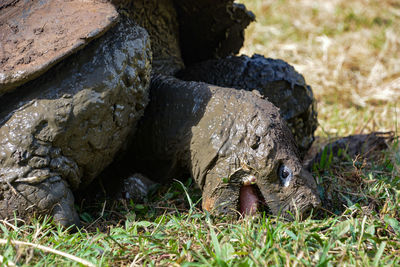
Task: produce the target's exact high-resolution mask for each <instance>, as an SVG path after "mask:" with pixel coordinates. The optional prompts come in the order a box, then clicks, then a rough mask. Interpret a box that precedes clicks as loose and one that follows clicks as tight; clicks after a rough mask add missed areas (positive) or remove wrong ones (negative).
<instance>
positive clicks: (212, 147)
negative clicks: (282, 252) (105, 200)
mask: <svg viewBox="0 0 400 267" xmlns="http://www.w3.org/2000/svg"><path fill="white" fill-rule="evenodd" d="M117 10H118V12H117ZM43 14H46V15H45V16H42V15H43ZM252 20H254V16H253V15H252V13H251V12H249V11H247V10H246V9H245V7H244V6H243V5H239V4H234V3H233V1H232V0H223V1H218V3H214V1H211V0H201V1H195V0H191V1H187V0H186V1H185V0H163V1H156V0H152V1H139V0H132V1H125V0H121V1H117V0H116V1H113V2H112V3H109V2H107V1H83V0H72V1H62V0H53V1H50V0H43V1H32V2H29V1H28V2H27V1H19V0H7V1H5V2H3V3H2V4H0V27H1V28H0V29H1V31H0V34H1V35H2V38H1V40H2V41H1V48H2V49H1V53H2V54H0V68H1V72H0V95H1V97H0V102H1V109H0V143H1V147H0V183H1V184H0V186H1V188H0V193H1V198H0V217H1V218H10V217H12V216H15V215H16V216H18V217H22V218H29V217H31V216H32V215H33V214H51V215H53V216H54V218H55V219H56V220H57V221H58V222H60V223H62V224H64V225H70V224H76V225H79V218H78V216H77V213H76V211H75V209H74V206H73V201H74V200H73V199H74V198H73V194H72V191H75V190H78V189H80V190H82V189H84V188H85V187H86V186H87V185H88V184H90V183H91V181H92V180H93V179H94V178H95V177H97V176H98V175H99V173H100V172H101V171H102V170H103V169H104V168H106V167H107V166H108V165H109V164H110V163H111V162H112V161H113V160H114V158H115V157H116V155H117V154H118V152H119V151H129V152H128V153H127V155H129V157H128V156H127V157H126V160H128V159H129V158H131V159H133V160H134V161H135V162H136V163H135V164H134V165H135V166H136V167H137V169H138V170H140V171H143V172H145V171H146V168H153V169H158V170H163V172H162V173H161V172H160V173H159V174H158V175H159V176H158V178H161V180H165V179H168V178H171V176H172V174H173V172H176V174H178V173H179V172H180V171H184V170H186V171H189V172H191V173H192V175H193V176H194V177H195V180H196V182H197V183H198V185H199V186H200V187H201V188H202V189H203V191H204V200H203V207H204V208H205V209H208V210H216V211H218V212H231V211H232V210H233V209H235V208H238V205H239V204H238V203H239V202H240V203H242V204H243V205H240V206H242V208H243V209H244V213H251V212H253V210H254V209H255V207H256V206H259V205H257V203H258V202H260V201H261V202H263V203H264V204H266V206H267V207H268V208H269V209H270V210H271V212H273V213H274V214H276V213H278V212H280V211H285V210H292V211H293V209H294V206H295V205H296V206H297V207H298V208H299V210H300V211H301V212H305V211H306V210H308V209H309V208H310V207H312V206H315V205H317V204H318V197H317V195H316V194H315V192H314V185H313V183H312V179H311V177H310V176H309V174H303V171H302V168H301V165H300V160H299V158H300V157H299V154H298V153H297V152H296V149H297V148H296V147H295V143H294V141H293V139H292V137H291V133H290V131H289V130H288V128H287V126H286V125H285V122H284V121H283V119H282V118H281V117H280V115H279V114H278V113H279V112H278V109H277V108H275V107H274V106H273V105H272V104H271V103H270V102H268V101H267V100H265V99H261V98H260V97H259V96H255V95H254V93H252V92H245V91H238V90H236V89H228V88H223V87H213V86H211V85H206V84H203V83H196V82H193V83H190V82H184V81H180V80H179V79H176V78H173V77H172V76H173V75H177V73H178V72H180V71H182V70H183V69H185V68H186V67H190V66H191V65H192V64H194V63H196V62H200V61H203V60H208V59H217V58H225V57H227V56H230V55H233V54H236V53H237V52H238V51H239V49H240V47H241V46H242V43H243V39H244V35H243V30H244V28H245V27H246V26H247V25H248V24H249V23H250V22H251V21H252ZM257 72H258V70H257ZM161 74H162V75H166V76H158V75H161ZM151 75H152V76H153V78H151ZM249 75H257V73H249ZM151 79H152V80H153V82H152V86H150V80H151ZM268 82H269V81H266V83H268ZM232 87H234V86H232ZM149 88H151V91H152V100H151V101H152V102H154V103H152V105H151V106H150V107H149V112H148V114H149V115H147V116H145V117H144V118H143V121H142V123H141V124H140V126H139V128H140V131H139V132H138V133H137V134H135V131H136V128H137V122H138V121H139V119H140V118H141V117H142V115H143V113H144V109H145V107H146V105H147V103H148V100H149V98H148V91H149ZM158 88H161V89H158ZM179 88H180V89H179ZM182 88H186V90H182ZM247 89H248V88H247ZM174 90H176V92H175V91H174ZM288 92H289V94H290V90H289V91H288ZM200 96H201V97H200ZM171 97H172V98H173V99H170V98H171ZM267 97H269V96H267ZM168 99H170V100H171V102H170V103H171V106H170V105H169V102H168V101H169V100H168ZM219 104H222V105H223V106H220V105H219ZM281 104H282V106H284V105H286V104H287V103H286V104H285V102H282V103H281ZM226 106H232V107H233V108H230V109H229V108H225V107H226ZM235 106H236V107H243V110H238V109H235V108H234V107H235ZM178 107H179V108H180V109H181V110H178V109H175V108H178ZM278 107H279V105H278ZM154 111H155V112H154ZM158 111H160V112H162V114H160V113H157V112H158ZM180 111H185V112H189V111H190V112H191V113H190V114H192V117H190V116H189V117H185V116H184V115H185V114H181V113H180ZM214 111H215V114H214ZM244 111H245V112H244ZM160 115H161V117H160ZM163 115H165V117H163ZM187 115H189V114H187ZM217 115H218V116H217ZM202 116H204V118H202ZM168 118H171V119H174V120H177V121H176V122H175V123H174V127H173V128H170V129H166V128H165V127H166V126H168V123H167V121H165V120H164V119H168ZM213 118H216V120H214V121H213ZM186 120H187V121H186ZM195 121H197V122H198V123H199V125H197V126H198V127H197V128H196V127H194V126H195V125H194V124H193V122H195ZM210 123H214V124H213V125H212V124H210ZM191 124H192V125H191ZM147 125H150V126H147ZM213 127H214V128H213ZM243 127H244V128H243ZM207 129H209V130H207ZM210 129H212V132H210ZM245 129H248V131H249V132H248V133H244V132H242V131H243V130H245ZM192 131H193V133H192ZM203 133H204V134H205V135H204V136H203ZM253 133H254V134H253ZM191 135H193V138H191V139H190V138H189V136H191ZM143 136H144V137H146V136H147V137H150V136H153V137H157V138H159V141H157V142H155V140H153V139H152V138H148V139H146V138H144V137H143ZM176 136H181V137H184V140H185V141H188V140H190V142H184V144H183V143H182V144H181V145H182V146H184V148H182V149H176V147H171V144H173V143H171V142H174V140H175V139H174V138H176ZM171 138H172V139H171ZM128 144H132V145H131V146H130V147H129V148H128ZM142 148H143V149H142ZM146 148H147V149H146ZM150 148H151V149H150ZM129 149H133V150H129ZM150 151H156V152H157V151H161V152H162V153H164V152H165V151H166V153H167V154H168V157H167V158H165V159H166V161H160V160H159V158H158V157H159V156H160V155H163V154H162V153H159V154H156V153H155V154H152V155H150V158H146V156H147V155H149V153H150ZM182 153H183V154H182ZM185 153H189V154H185ZM224 153H225V154H224ZM196 155H197V156H196ZM210 155H213V157H212V158H207V157H208V156H210ZM138 159H142V164H137V163H139V162H140V160H138ZM235 160H236V161H238V162H235ZM168 162H169V163H171V162H172V163H173V164H175V165H174V166H173V168H169V169H168V168H164V167H165V166H164V165H163V163H168ZM150 163H151V164H150ZM149 164H150V165H149ZM154 164H159V165H157V167H156V168H155V166H154ZM129 165H132V163H130V164H129ZM179 166H181V167H182V168H178V167H179ZM175 167H176V168H175ZM279 177H281V180H279ZM153 178H154V177H153ZM247 184H254V185H249V186H248V187H246V186H244V187H243V186H242V185H247ZM259 191H260V192H259ZM239 195H240V196H239ZM225 198H226V199H225ZM239 198H241V199H240V200H239ZM295 202H296V203H295Z"/></svg>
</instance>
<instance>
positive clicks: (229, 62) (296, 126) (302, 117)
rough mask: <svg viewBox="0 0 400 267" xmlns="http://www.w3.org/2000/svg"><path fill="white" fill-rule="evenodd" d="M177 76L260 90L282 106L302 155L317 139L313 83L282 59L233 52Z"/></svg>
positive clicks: (193, 66)
mask: <svg viewBox="0 0 400 267" xmlns="http://www.w3.org/2000/svg"><path fill="white" fill-rule="evenodd" d="M178 76H179V77H180V78H182V79H184V80H187V81H202V82H206V83H209V84H215V85H218V86H224V87H233V88H237V89H245V90H250V91H252V90H258V91H259V92H260V93H261V95H263V96H264V97H265V98H266V99H268V100H269V101H271V102H272V103H273V104H274V105H275V106H277V107H278V108H279V109H280V113H281V115H282V117H283V118H284V119H285V120H286V121H287V123H288V125H289V128H290V129H291V131H292V133H293V136H294V138H295V141H296V144H297V145H298V147H299V150H300V152H301V154H302V156H303V155H304V154H305V153H306V152H307V150H308V148H309V147H310V146H311V144H312V142H313V141H314V131H315V130H316V128H317V124H318V121H317V111H316V102H315V99H314V96H313V93H312V90H311V87H310V86H308V85H307V84H306V83H305V80H304V78H303V76H302V75H301V74H299V73H298V72H296V70H295V69H294V68H293V67H292V66H290V65H289V64H288V63H286V62H284V61H282V60H279V59H271V58H264V57H263V56H261V55H253V56H252V57H251V58H249V57H248V56H245V55H242V56H240V57H235V56H232V57H227V58H225V59H219V60H208V61H204V62H201V63H197V64H194V65H191V66H188V67H187V68H186V69H185V70H184V71H182V72H181V73H179V75H178Z"/></svg>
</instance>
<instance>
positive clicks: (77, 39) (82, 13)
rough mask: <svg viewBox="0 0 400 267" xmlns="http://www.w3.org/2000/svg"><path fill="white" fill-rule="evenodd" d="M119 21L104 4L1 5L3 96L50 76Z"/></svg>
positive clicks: (44, 0) (18, 1)
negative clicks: (54, 70)
mask: <svg viewBox="0 0 400 267" xmlns="http://www.w3.org/2000/svg"><path fill="white" fill-rule="evenodd" d="M117 20H118V12H117V11H116V9H115V7H114V6H113V5H112V4H111V3H108V2H105V1H102V2H101V1H84V0H71V1H64V0H41V1H22V0H6V1H2V2H1V3H0V40H1V43H0V95H3V94H4V93H6V92H9V91H12V90H13V89H15V88H16V87H18V86H20V85H22V84H24V83H26V82H28V81H30V80H32V79H34V78H37V77H38V76H40V75H41V74H43V73H44V72H46V71H47V70H48V69H50V68H51V67H52V66H54V65H55V64H56V63H58V62H60V61H61V60H62V59H64V58H66V57H67V56H69V55H70V54H72V53H74V52H76V51H77V50H79V49H81V48H83V47H84V46H85V45H87V44H88V43H89V42H90V41H91V40H93V39H94V38H97V37H99V36H101V35H102V34H103V33H104V32H106V31H107V30H108V29H109V28H110V27H111V26H112V25H114V24H115V23H116V22H117Z"/></svg>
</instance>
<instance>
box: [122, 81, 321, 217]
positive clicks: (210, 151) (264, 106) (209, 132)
mask: <svg viewBox="0 0 400 267" xmlns="http://www.w3.org/2000/svg"><path fill="white" fill-rule="evenodd" d="M150 94H151V101H150V104H149V106H148V108H147V109H146V112H145V116H144V117H143V119H142V120H141V123H140V124H139V127H138V132H137V135H136V136H135V138H136V139H135V140H136V142H135V145H134V146H133V147H132V151H134V152H135V153H133V154H132V156H131V158H130V162H132V164H135V169H136V170H139V171H140V172H142V173H144V174H146V175H148V176H149V178H153V179H157V178H158V179H160V177H162V179H171V178H176V177H179V176H180V175H181V174H184V173H187V172H188V173H190V174H191V175H192V177H193V178H194V180H195V181H196V183H197V184H198V185H199V187H200V188H201V190H202V191H203V203H202V205H203V208H204V209H206V210H210V211H215V212H217V213H225V214H226V213H236V210H237V209H238V205H239V192H240V188H241V186H242V185H243V183H244V181H246V178H247V177H248V176H250V175H253V176H255V177H256V185H257V187H258V188H259V190H260V191H261V193H262V195H263V197H264V199H265V202H266V205H267V206H268V209H269V210H270V211H271V212H272V213H273V214H278V213H280V212H281V213H282V214H283V215H284V216H287V215H288V214H287V213H286V211H291V212H292V213H293V212H294V210H295V208H297V209H298V210H299V212H300V213H303V212H305V211H307V210H309V209H310V208H311V207H313V206H316V205H318V204H319V198H318V196H317V194H316V193H315V183H314V180H313V178H312V177H311V175H310V174H309V173H307V172H306V171H304V170H303V168H302V165H301V162H300V160H299V157H298V152H297V148H296V146H295V144H294V140H293V137H292V135H291V133H290V130H289V129H288V128H287V126H286V124H285V122H284V120H283V119H282V118H281V116H280V114H279V110H278V109H277V108H276V107H275V106H274V105H273V104H271V103H270V102H268V101H266V100H264V99H262V98H260V97H259V96H258V95H256V94H254V93H252V92H248V91H244V90H236V89H231V88H224V87H217V86H213V85H208V84H205V83H200V82H184V81H180V80H178V79H175V78H172V77H162V76H158V77H155V78H153V79H152V84H151V92H150ZM282 164H285V165H286V166H288V167H290V168H291V170H292V171H293V179H292V181H291V183H290V185H289V186H287V187H284V186H283V185H282V183H281V182H280V179H279V178H278V169H279V167H280V166H281V165H282Z"/></svg>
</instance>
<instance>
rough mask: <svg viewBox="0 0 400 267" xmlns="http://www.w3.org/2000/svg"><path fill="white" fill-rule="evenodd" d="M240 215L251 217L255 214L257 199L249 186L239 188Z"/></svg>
mask: <svg viewBox="0 0 400 267" xmlns="http://www.w3.org/2000/svg"><path fill="white" fill-rule="evenodd" d="M239 199H240V213H241V214H242V215H243V216H245V215H253V214H255V213H256V212H257V203H258V197H257V195H256V193H255V191H254V189H253V186H251V185H244V186H242V187H241V188H240V198H239Z"/></svg>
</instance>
